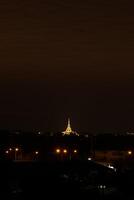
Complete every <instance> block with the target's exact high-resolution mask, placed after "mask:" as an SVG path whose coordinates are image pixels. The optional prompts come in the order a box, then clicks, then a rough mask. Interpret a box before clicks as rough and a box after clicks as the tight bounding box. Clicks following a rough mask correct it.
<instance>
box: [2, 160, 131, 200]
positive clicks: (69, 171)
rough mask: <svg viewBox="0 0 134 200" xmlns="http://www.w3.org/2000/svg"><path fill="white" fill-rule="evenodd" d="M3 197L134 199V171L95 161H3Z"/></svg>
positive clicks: (20, 199)
mask: <svg viewBox="0 0 134 200" xmlns="http://www.w3.org/2000/svg"><path fill="white" fill-rule="evenodd" d="M0 169H1V170H0V177H1V179H0V180H1V187H0V189H1V191H0V195H1V196H0V199H19V200H22V199H34V198H36V199H39V200H40V199H52V198H53V199H59V200H60V199H79V198H80V199H110V200H112V199H134V194H133V193H134V192H133V191H134V185H133V180H134V171H133V170H129V171H124V172H122V173H120V171H116V172H115V171H114V170H112V169H109V168H107V167H104V166H101V165H99V164H96V163H94V162H92V161H64V162H31V163H27V162H26V163H21V162H18V163H13V162H1V168H0Z"/></svg>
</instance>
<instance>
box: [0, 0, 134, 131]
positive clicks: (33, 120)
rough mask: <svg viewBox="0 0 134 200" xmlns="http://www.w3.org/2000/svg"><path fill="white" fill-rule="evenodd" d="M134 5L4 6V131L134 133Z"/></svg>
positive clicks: (112, 0)
mask: <svg viewBox="0 0 134 200" xmlns="http://www.w3.org/2000/svg"><path fill="white" fill-rule="evenodd" d="M133 8H134V3H133V1H131V0H87V1H85V0H81V1H80V0H77V1H76V0H38V1H37V0H23V1H18V0H13V1H11V0H1V1H0V129H22V130H37V129H40V130H44V131H55V132H57V131H63V130H64V129H65V128H66V123H67V118H68V117H70V118H71V121H72V128H73V129H74V130H76V131H79V132H80V131H82V132H121V131H124V132H126V131H134V11H133Z"/></svg>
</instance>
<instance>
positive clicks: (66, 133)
mask: <svg viewBox="0 0 134 200" xmlns="http://www.w3.org/2000/svg"><path fill="white" fill-rule="evenodd" d="M62 133H63V135H77V136H79V134H78V133H76V132H75V131H72V129H71V125H70V119H69V118H68V125H67V128H66V130H65V131H63V132H62Z"/></svg>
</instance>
